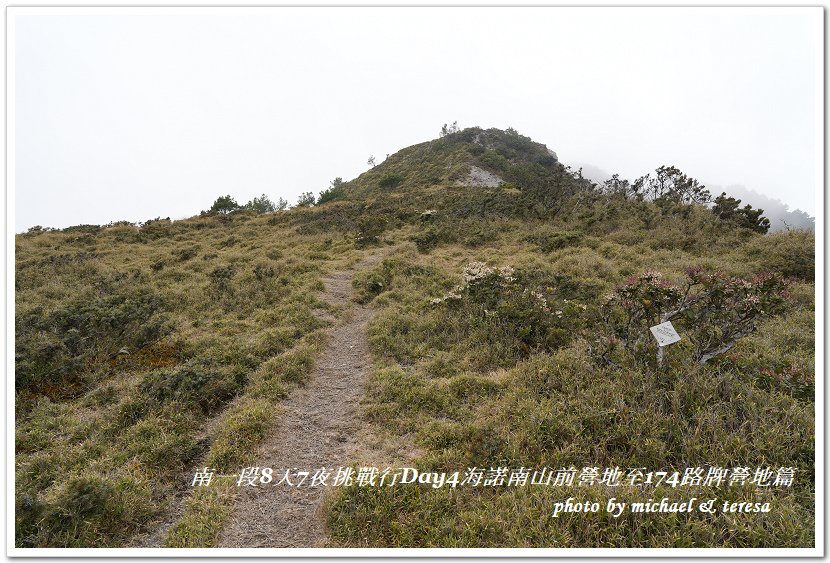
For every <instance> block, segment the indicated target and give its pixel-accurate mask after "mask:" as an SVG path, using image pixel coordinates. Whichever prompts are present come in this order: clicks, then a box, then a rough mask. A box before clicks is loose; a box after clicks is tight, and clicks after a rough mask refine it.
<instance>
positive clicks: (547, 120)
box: [9, 8, 823, 232]
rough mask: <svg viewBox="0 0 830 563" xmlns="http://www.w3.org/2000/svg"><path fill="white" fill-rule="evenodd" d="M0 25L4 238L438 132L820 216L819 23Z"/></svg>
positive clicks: (138, 210) (128, 213)
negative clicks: (687, 178)
mask: <svg viewBox="0 0 830 563" xmlns="http://www.w3.org/2000/svg"><path fill="white" fill-rule="evenodd" d="M30 11H31V10H30ZM111 12H112V11H111ZM9 17H14V22H13V23H14V26H15V28H14V32H15V42H14V47H15V51H14V57H15V60H14V63H15V76H14V81H13V87H14V101H15V104H16V105H15V114H14V117H15V122H16V123H15V130H14V132H15V151H16V152H15V169H16V170H15V185H14V187H15V195H16V204H15V213H16V217H15V231H16V232H20V231H22V230H25V229H27V228H28V227H30V226H33V225H43V226H52V227H65V226H69V225H76V224H80V223H95V224H103V223H108V222H110V221H115V220H123V219H126V220H130V221H140V220H146V219H149V218H154V217H157V216H161V217H167V216H169V217H171V218H173V219H176V218H182V217H188V216H192V215H195V214H198V213H199V211H201V210H203V209H207V208H208V207H210V205H211V203H212V202H213V200H214V199H216V197H217V196H219V195H223V194H231V195H233V196H234V197H235V198H236V199H237V200H238V201H239V202H240V203H244V202H245V201H247V200H249V199H250V198H251V197H253V196H256V195H259V194H262V193H265V194H267V195H268V196H270V197H271V198H272V199H274V200H276V199H277V198H278V197H284V198H286V199H288V200H289V201H290V202H292V203H293V202H295V201H296V199H297V195H298V194H299V193H301V192H305V191H313V192H315V193H317V192H319V191H320V190H322V189H325V188H326V187H327V186H328V185H329V182H330V180H332V179H334V178H335V177H338V176H340V177H343V178H344V179H346V180H348V179H352V178H354V177H355V176H357V175H358V174H360V173H361V172H363V171H364V170H366V168H367V165H366V160H367V158H368V157H369V156H370V155H374V156H375V157H376V158H377V159H378V161H381V160H382V159H383V158H385V156H386V154H388V153H394V152H396V151H398V150H400V149H402V148H404V147H406V146H409V145H412V144H414V143H419V142H423V141H426V140H429V139H432V138H435V137H437V136H438V132H439V130H440V128H441V125H442V124H443V123H445V122H452V121H455V120H457V121H458V123H459V125H460V126H462V127H468V126H474V125H478V126H481V127H484V128H487V127H498V128H507V127H513V128H515V129H517V130H518V131H519V132H520V133H522V134H524V135H528V136H530V137H531V138H533V139H534V140H535V141H538V142H541V143H545V144H546V145H547V146H548V147H549V148H551V149H553V150H555V151H556V152H557V153H558V155H559V158H560V160H561V161H563V162H564V163H566V164H568V163H590V164H592V165H594V166H597V167H599V168H601V169H603V170H606V171H608V172H610V173H614V172H618V173H620V174H621V175H622V176H623V177H628V178H634V177H636V176H639V175H642V174H644V173H646V172H648V171H649V170H653V169H654V168H656V167H658V166H660V165H662V164H673V165H675V166H678V167H679V168H680V169H681V170H683V171H684V172H686V173H687V174H689V175H691V176H694V177H696V178H698V179H700V180H701V181H703V182H704V183H709V184H712V185H723V186H726V185H730V184H743V185H745V186H747V187H749V188H751V189H754V190H756V191H758V192H761V193H763V194H766V195H769V196H772V197H776V198H779V199H781V200H783V201H784V202H786V203H788V204H790V206H791V207H793V208H800V209H802V210H805V211H807V212H808V213H810V214H814V213H815V204H814V198H815V195H816V191H817V187H816V186H817V182H818V181H820V180H821V179H820V178H819V177H817V175H816V174H817V170H820V168H818V167H819V166H820V162H817V155H816V148H817V147H816V143H817V142H818V140H819V139H820V138H821V137H820V135H821V129H820V127H821V123H820V122H819V119H820V117H821V116H820V115H818V114H817V113H816V112H817V105H818V104H820V103H821V96H822V91H821V90H820V88H821V76H820V75H819V74H818V73H819V70H817V69H820V66H819V65H820V64H821V60H820V54H821V49H822V37H821V20H822V17H823V14H822V11H821V8H808V9H800V10H796V9H788V10H781V9H745V8H744V9H700V8H696V9H680V8H663V9H661V8H637V9H632V8H613V9H611V8H593V9H579V10H576V9H562V8H532V9H528V8H524V9H504V8H306V9H301V8H276V9H271V10H258V11H256V12H247V13H246V12H234V11H230V10H216V11H214V12H212V13H209V12H207V11H205V10H201V11H197V10H193V11H191V12H187V11H184V10H178V11H175V12H174V11H170V12H169V13H165V12H164V11H162V10H159V9H155V10H154V11H148V12H146V13H137V12H135V11H132V12H126V11H125V12H123V13H118V12H116V13H115V14H112V13H110V14H107V15H90V14H89V13H87V14H83V13H81V12H78V13H77V14H67V13H66V10H64V11H63V13H62V14H61V15H23V14H20V15H16V16H13V15H10V16H9ZM10 84H12V83H10ZM10 87H11V86H10Z"/></svg>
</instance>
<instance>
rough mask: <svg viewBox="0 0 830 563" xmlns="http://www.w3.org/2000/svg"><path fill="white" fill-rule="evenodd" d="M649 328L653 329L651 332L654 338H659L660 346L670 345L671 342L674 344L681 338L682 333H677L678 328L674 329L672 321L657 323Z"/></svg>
mask: <svg viewBox="0 0 830 563" xmlns="http://www.w3.org/2000/svg"><path fill="white" fill-rule="evenodd" d="M649 330H651V334H653V335H654V338H655V339H657V345H658V346H668V345H669V344H674V343H675V342H677V341H678V340H680V335H679V334H677V331H676V330H674V327H673V326H672V324H671V321H666V322H664V323H660V324H659V325H655V326H653V327H651V328H650V329H649Z"/></svg>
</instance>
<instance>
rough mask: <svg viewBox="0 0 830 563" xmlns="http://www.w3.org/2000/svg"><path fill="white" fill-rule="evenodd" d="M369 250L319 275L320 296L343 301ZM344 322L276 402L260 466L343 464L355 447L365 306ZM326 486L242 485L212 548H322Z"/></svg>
mask: <svg viewBox="0 0 830 563" xmlns="http://www.w3.org/2000/svg"><path fill="white" fill-rule="evenodd" d="M381 258H382V256H381V255H380V254H378V255H375V256H370V257H368V258H366V259H364V260H363V261H362V262H360V263H359V264H357V266H355V269H353V270H347V271H342V272H337V273H334V274H332V275H330V276H329V277H327V278H324V279H323V282H324V284H325V291H324V299H326V301H328V302H329V303H331V304H333V305H340V306H346V305H348V303H349V301H350V297H351V295H352V279H353V277H354V274H355V271H358V270H361V269H364V268H367V267H370V266H372V265H373V264H375V263H377V262H378V261H379V260H380V259H381ZM346 315H348V316H347V317H346V319H345V321H341V322H340V323H339V324H337V325H335V326H334V327H333V328H332V329H331V332H330V334H329V338H328V340H327V343H326V347H325V349H324V350H323V352H322V353H321V355H320V357H318V358H317V361H316V363H315V366H314V369H313V370H312V373H311V375H310V376H309V379H308V380H307V382H306V384H305V385H304V386H303V387H300V388H298V389H295V390H294V391H293V392H292V393H291V395H290V396H289V397H288V398H287V399H286V400H285V401H283V402H282V403H281V407H284V408H281V411H282V412H283V414H282V415H281V419H280V421H279V422H278V424H277V425H276V427H275V428H274V430H273V431H272V434H271V435H270V436H269V437H268V438H266V440H265V442H264V443H263V444H262V446H261V447H260V448H259V450H258V452H257V456H256V459H257V460H258V463H259V464H260V465H262V466H266V467H272V468H274V469H275V478H276V481H278V480H279V479H280V478H281V477H282V473H281V472H278V471H277V468H282V469H283V472H284V470H285V469H286V468H289V469H293V468H297V469H301V470H308V471H312V472H313V471H314V470H316V469H319V468H321V467H326V468H328V469H331V468H332V467H334V468H337V467H338V466H340V465H343V466H345V465H348V464H349V462H350V461H351V460H350V459H349V457H350V456H349V452H350V451H351V450H352V449H353V448H354V447H355V446H356V444H355V443H354V442H355V436H356V435H357V433H358V430H359V411H358V409H359V403H360V400H361V398H362V397H363V383H364V380H365V377H366V374H367V372H368V368H369V344H368V341H367V338H366V327H367V324H368V322H369V319H370V318H371V316H372V310H371V308H369V307H364V306H360V305H358V304H354V306H353V308H352V309H351V311H347V312H346ZM324 490H325V488H324V487H313V488H312V487H307V486H306V487H288V486H285V485H281V486H275V485H274V482H272V483H271V484H270V485H261V486H258V487H241V488H240V498H239V500H238V501H237V504H236V506H235V507H234V511H233V514H232V516H231V517H230V519H229V522H228V525H227V526H226V527H225V529H224V530H223V532H222V535H221V536H220V538H219V543H218V547H320V546H322V545H323V544H324V543H325V541H326V532H325V525H324V522H323V520H322V514H321V507H322V499H323V493H324Z"/></svg>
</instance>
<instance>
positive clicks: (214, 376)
mask: <svg viewBox="0 0 830 563" xmlns="http://www.w3.org/2000/svg"><path fill="white" fill-rule="evenodd" d="M244 385H245V376H244V374H243V373H242V372H240V371H238V370H231V369H227V368H226V369H224V370H220V369H217V368H213V367H210V366H208V365H204V364H202V363H198V362H190V363H188V364H185V365H183V366H179V367H176V368H172V369H159V370H155V371H152V372H150V373H148V374H147V375H146V376H145V377H144V379H143V380H142V382H141V384H140V385H139V390H140V391H141V393H142V394H143V395H144V396H145V397H148V398H149V399H151V400H153V401H155V402H157V403H167V402H170V401H176V402H179V403H181V404H183V405H188V406H193V407H198V408H199V409H201V410H202V411H203V412H205V413H210V412H213V411H215V410H216V409H217V408H218V407H220V406H222V405H224V404H225V403H227V402H228V401H230V400H231V399H232V398H233V397H234V396H235V395H236V394H237V393H238V392H239V391H240V390H241V389H242V388H243V387H244ZM127 412H129V411H127ZM123 416H129V415H128V414H127V413H124V415H123Z"/></svg>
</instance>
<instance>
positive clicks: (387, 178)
mask: <svg viewBox="0 0 830 563" xmlns="http://www.w3.org/2000/svg"><path fill="white" fill-rule="evenodd" d="M401 182H403V176H401V175H400V174H398V173H397V172H390V173H388V174H386V175H384V176H383V177H382V178H381V179H380V180H379V181H378V186H380V187H381V188H394V187H395V186H397V185H399V184H400V183H401Z"/></svg>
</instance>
